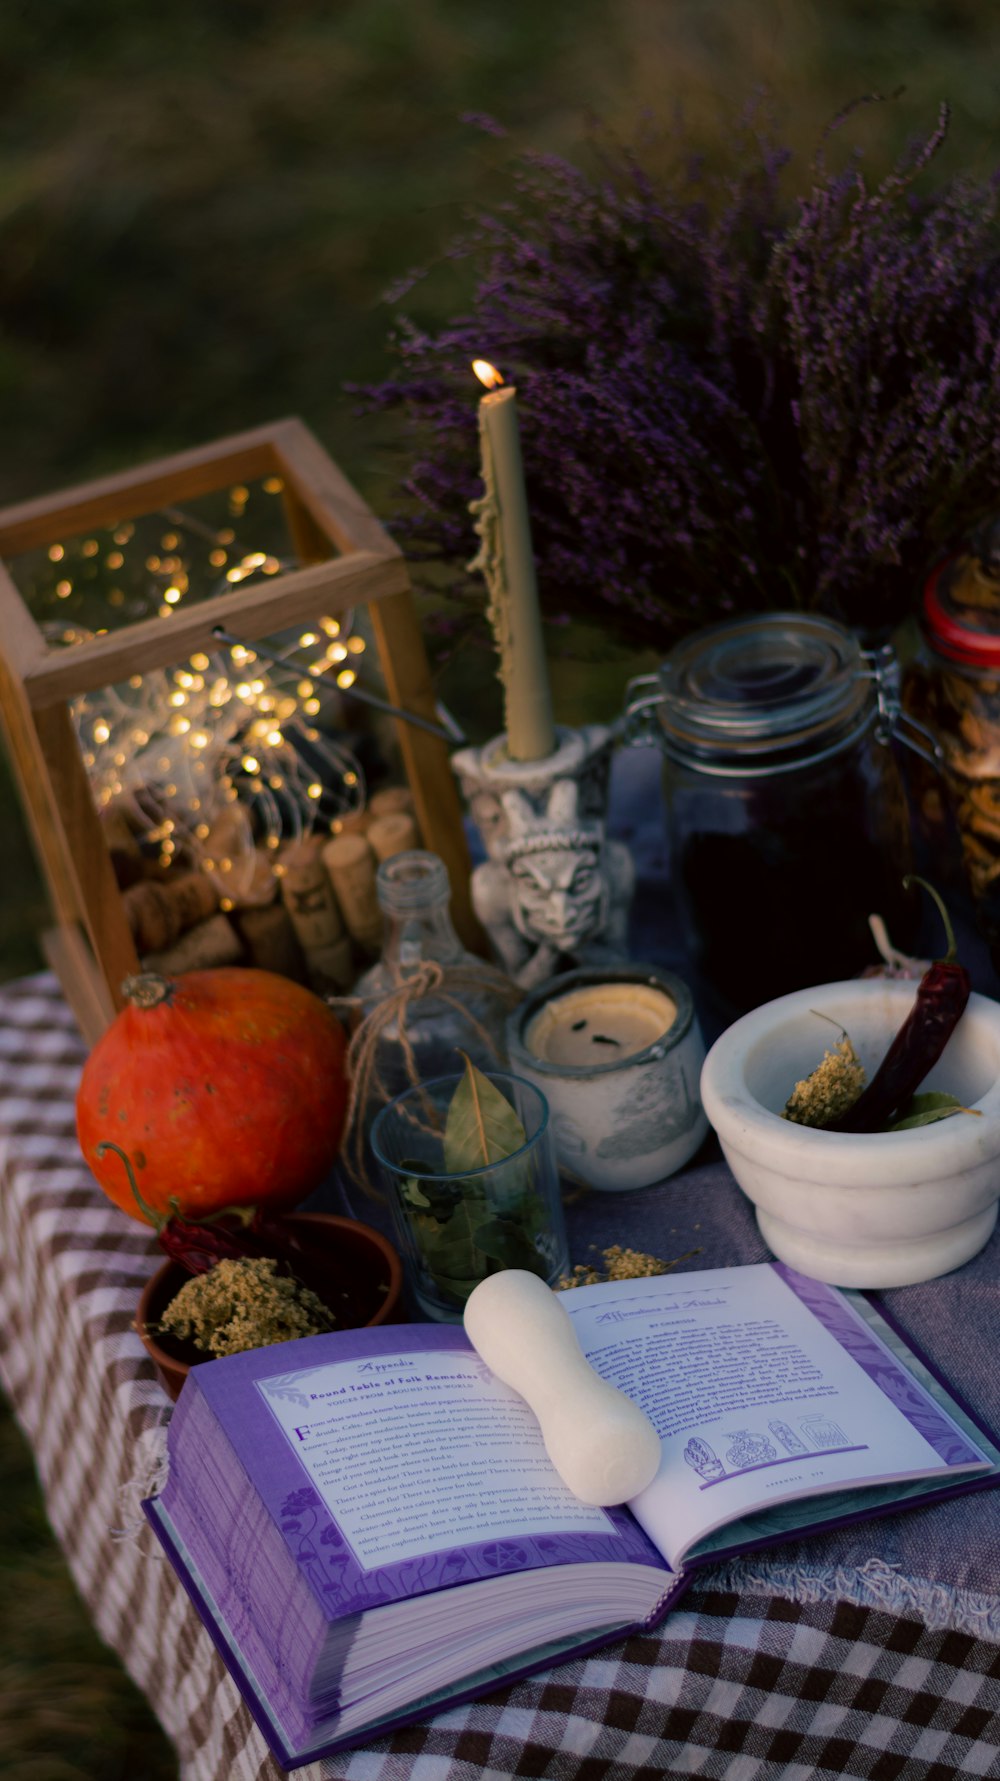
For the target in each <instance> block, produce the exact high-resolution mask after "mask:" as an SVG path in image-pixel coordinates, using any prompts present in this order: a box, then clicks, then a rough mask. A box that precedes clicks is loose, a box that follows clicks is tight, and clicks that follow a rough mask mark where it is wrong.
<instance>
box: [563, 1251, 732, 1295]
mask: <svg viewBox="0 0 1000 1781" xmlns="http://www.w3.org/2000/svg"><path fill="white" fill-rule="evenodd" d="M602 1253H603V1257H604V1267H603V1269H602V1268H600V1267H598V1266H597V1265H596V1264H595V1263H594V1262H577V1264H576V1267H575V1268H574V1269H573V1271H572V1273H571V1274H564V1275H563V1277H562V1279H561V1280H560V1281H559V1283H558V1286H557V1287H556V1291H557V1292H569V1291H570V1289H571V1288H572V1287H574V1286H600V1285H601V1284H602V1283H603V1282H604V1281H605V1280H644V1279H647V1278H648V1277H650V1276H652V1275H654V1274H669V1273H670V1271H671V1269H672V1268H676V1267H677V1266H678V1265H679V1263H680V1262H686V1261H690V1259H691V1256H692V1255H697V1254H698V1251H697V1250H696V1249H691V1250H689V1251H688V1253H687V1255H678V1256H675V1257H674V1260H673V1261H670V1262H664V1261H661V1260H660V1258H659V1256H656V1255H647V1254H645V1252H644V1251H643V1250H641V1249H623V1248H622V1246H621V1244H620V1243H612V1245H611V1247H610V1249H605V1250H604V1251H603V1252H602Z"/></svg>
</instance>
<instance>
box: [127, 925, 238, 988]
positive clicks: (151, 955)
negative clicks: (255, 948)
mask: <svg viewBox="0 0 1000 1781" xmlns="http://www.w3.org/2000/svg"><path fill="white" fill-rule="evenodd" d="M242 957H243V947H242V945H241V943H240V937H239V935H238V934H237V932H236V930H235V928H234V927H233V926H232V923H231V922H229V921H228V920H227V919H226V917H225V916H224V915H212V916H210V917H209V919H208V920H207V921H202V922H199V923H198V926H197V927H196V928H190V929H189V930H188V932H187V933H186V934H182V935H181V938H180V939H179V940H178V941H177V942H176V943H175V945H173V946H168V947H166V948H165V949H164V950H162V951H156V952H148V953H146V955H145V957H144V959H143V965H144V968H145V969H146V970H147V971H162V972H163V974H164V976H165V977H179V976H180V975H181V973H182V972H183V971H209V970H213V969H215V968H216V967H217V966H219V965H235V964H238V963H239V961H240V959H241V958H242Z"/></svg>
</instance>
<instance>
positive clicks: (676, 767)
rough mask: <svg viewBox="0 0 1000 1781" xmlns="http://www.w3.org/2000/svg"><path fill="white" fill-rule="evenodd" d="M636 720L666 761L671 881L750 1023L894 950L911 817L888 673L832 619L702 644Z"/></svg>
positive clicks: (700, 943)
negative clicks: (763, 1007)
mask: <svg viewBox="0 0 1000 1781" xmlns="http://www.w3.org/2000/svg"><path fill="white" fill-rule="evenodd" d="M647 684H649V685H650V686H651V688H652V690H651V691H649V692H648V693H647V694H646V695H645V696H643V697H641V698H637V699H634V700H633V702H632V704H631V706H630V713H631V715H632V716H633V721H634V722H638V721H640V720H641V721H643V722H644V723H645V725H646V731H645V737H644V738H643V739H652V740H655V741H656V742H657V743H658V745H659V747H660V749H661V751H662V753H663V757H664V760H663V780H664V791H665V799H666V807H667V828H668V839H669V847H670V870H671V878H672V882H673V886H674V889H675V891H676V894H677V902H678V906H679V912H680V915H681V920H682V925H683V929H684V932H685V939H686V943H687V946H688V949H689V952H690V954H691V956H692V960H693V962H694V963H695V965H696V966H697V968H698V969H700V971H701V973H702V976H703V978H704V979H705V980H706V982H707V983H708V984H710V985H711V986H712V987H713V988H714V989H716V990H717V991H719V992H720V993H721V994H722V995H723V996H724V997H725V998H726V1000H727V1002H728V1003H729V1004H730V1005H732V1006H734V1007H736V1008H738V1009H740V1008H742V1009H746V1008H752V1007H755V1006H757V1005H758V1004H759V1003H761V1002H767V1001H770V1000H771V999H772V998H773V997H774V996H779V995H783V994H784V993H785V992H786V991H788V990H792V989H800V988H804V987H806V986H807V985H809V984H813V983H824V982H828V981H832V980H834V979H838V978H841V977H852V976H854V975H855V974H856V973H857V972H858V971H860V970H861V969H862V967H863V966H865V965H866V964H869V963H874V962H876V961H877V953H876V950H875V946H874V942H873V940H872V938H871V934H870V932H869V928H868V917H869V915H871V914H873V913H877V914H880V915H882V917H883V918H884V920H885V921H886V923H887V925H888V928H889V932H890V934H891V935H892V938H893V940H894V942H895V944H896V945H897V946H902V947H906V946H907V945H908V944H909V943H910V941H911V940H912V937H913V934H914V927H915V916H916V906H915V902H914V900H913V899H912V898H910V897H909V896H908V895H907V893H906V892H905V891H904V889H903V885H902V879H903V876H904V874H905V873H906V872H907V871H908V870H909V863H910V851H909V840H910V837H909V819H908V813H907V808H906V800H905V794H904V791H903V785H902V778H901V775H900V772H899V768H898V764H897V761H896V758H895V755H894V753H893V750H892V748H891V746H889V744H890V740H891V733H892V723H893V717H894V708H893V707H894V679H893V673H892V664H891V663H890V661H889V659H888V658H886V659H885V660H882V659H881V658H879V659H875V658H873V657H871V656H868V655H866V654H865V652H864V651H863V650H862V649H861V647H860V645H859V644H858V641H857V639H856V638H855V637H854V636H853V635H852V634H851V632H849V631H847V630H845V629H844V627H843V626H841V625H838V624H835V623H833V622H832V621H831V620H828V619H820V618H813V617H809V616H806V615H803V614H799V613H776V614H771V615H768V616H766V617H760V618H753V619H748V620H737V621H734V622H732V623H729V624H723V625H716V626H713V627H712V628H711V629H709V630H705V631H699V632H697V633H696V634H695V635H693V636H691V637H688V638H686V639H685V641H684V642H683V643H681V644H679V645H678V646H677V648H676V649H675V650H674V651H673V652H672V653H671V655H670V656H669V657H668V658H667V660H666V661H665V662H664V664H663V666H662V668H661V669H660V671H659V674H658V675H657V676H655V677H654V676H649V677H647Z"/></svg>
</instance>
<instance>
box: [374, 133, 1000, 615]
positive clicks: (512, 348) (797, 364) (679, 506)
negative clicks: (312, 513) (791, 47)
mask: <svg viewBox="0 0 1000 1781" xmlns="http://www.w3.org/2000/svg"><path fill="white" fill-rule="evenodd" d="M850 109H853V108H849V110H850ZM847 115H849V113H845V114H843V116H842V117H841V118H840V119H837V120H835V124H834V126H831V130H830V131H828V132H827V133H826V136H825V137H824V140H823V142H822V143H821V146H820V150H819V152H818V153H817V156H816V158H815V160H814V161H813V163H812V166H811V168H810V170H809V178H808V182H807V186H806V189H805V190H804V191H801V192H800V193H799V194H798V195H797V196H795V195H789V194H788V192H787V190H786V187H787V184H788V179H789V167H788V163H789V161H790V157H789V156H788V155H787V154H786V153H785V152H784V151H782V150H781V149H779V148H777V147H775V146H774V144H773V143H772V142H771V141H770V139H769V138H768V137H767V136H766V135H764V134H763V133H760V134H758V133H757V132H756V131H755V130H753V129H751V128H748V130H747V132H746V134H745V137H744V139H743V141H742V143H741V148H740V154H739V159H738V163H737V170H736V171H735V172H734V173H732V174H729V175H723V174H719V173H709V172H707V171H706V170H705V168H704V167H703V166H701V165H698V164H693V165H689V166H688V167H687V168H686V169H685V170H684V172H683V173H681V174H679V175H677V176H676V177H674V178H671V179H662V178H655V177H653V176H652V175H650V174H649V173H648V172H647V171H646V170H645V169H644V167H643V165H642V161H641V158H640V156H639V154H638V153H637V152H635V151H623V150H620V149H617V150H614V151H611V152H609V153H605V154H604V155H603V156H602V157H601V160H600V165H599V169H598V174H597V175H596V176H595V177H591V176H588V175H586V174H585V173H583V172H581V171H580V170H578V169H577V168H575V167H574V166H572V165H569V164H568V163H566V162H565V161H562V160H557V159H555V158H552V157H549V156H539V155H531V156H527V157H523V158H522V159H521V161H520V162H519V163H518V167H517V171H516V173H515V176H514V184H513V195H512V197H511V198H510V200H509V201H508V202H507V203H505V204H504V205H502V206H501V207H500V209H499V211H498V213H497V214H496V215H494V216H492V217H487V218H486V219H485V220H480V221H479V222H478V223H476V224H475V225H474V226H473V228H472V229H471V232H470V234H469V235H467V236H466V237H465V238H464V239H463V241H462V242H460V243H458V244H457V245H456V247H455V248H454V249H453V250H452V251H453V253H454V255H455V256H458V257H460V256H471V258H472V262H473V265H474V268H475V271H476V277H477V282H476V285H475V290H474V295H473V298H472V301H471V306H470V308H469V310H468V312H467V313H466V314H463V315H460V316H458V317H456V318H455V319H454V320H453V321H451V322H449V323H448V324H447V325H446V326H444V327H441V328H439V329H437V331H435V332H427V331H424V330H423V329H421V328H420V327H418V326H417V325H415V324H414V323H413V322H411V321H405V320H404V321H403V322H402V323H401V324H400V325H399V327H398V330H397V332H396V334H395V350H396V353H397V356H398V365H397V367H396V369H395V370H394V372H393V374H392V375H391V376H390V378H389V379H388V380H387V381H386V382H385V383H383V384H381V385H379V386H376V387H375V388H372V389H369V390H367V391H365V392H364V396H365V401H366V404H367V405H368V406H370V407H376V408H383V409H391V410H392V409H394V410H401V411H402V412H403V414H404V415H405V417H406V418H407V420H408V422H409V427H410V430H411V433H410V436H411V437H412V439H413V440H414V441H415V446H414V450H415V456H414V458H413V460H412V462H411V465H410V468H409V470H408V473H407V474H406V476H405V479H404V482H403V487H404V489H405V492H406V495H407V497H408V499H407V503H406V506H405V509H404V510H403V511H402V512H401V513H400V514H399V515H398V516H397V519H396V522H395V524H396V531H397V535H398V536H399V537H400V539H401V541H403V543H404V544H405V546H406V547H407V549H408V550H409V552H410V553H411V555H412V556H414V557H415V558H420V559H424V560H429V561H435V560H436V561H438V562H444V563H447V564H450V565H452V566H453V567H454V568H455V569H456V571H458V572H459V574H460V575H461V574H463V573H464V564H465V562H466V561H467V560H468V559H469V558H470V557H471V556H472V555H473V552H474V549H475V539H474V536H473V532H472V526H471V520H470V517H469V513H468V503H469V501H470V500H471V499H472V498H473V497H474V496H475V495H476V494H477V493H478V492H479V486H480V485H479V478H478V450H477V432H476V398H477V393H478V386H477V385H476V384H475V382H474V380H473V378H472V374H471V371H470V361H471V360H472V359H473V358H474V357H479V356H482V357H486V358H489V359H491V360H492V361H494V362H495V363H496V364H497V365H498V366H499V367H500V368H501V369H502V371H503V373H504V375H505V377H506V378H507V379H508V381H511V380H513V381H514V382H515V383H516V384H517V388H518V397H519V407H520V414H521V425H522V432H523V440H524V456H525V463H526V473H527V478H528V493H529V500H530V506H531V514H532V525H533V533H534V542H535V550H536V556H537V560H538V571H539V584H540V588H541V592H542V599H543V604H544V605H545V607H546V610H547V611H548V613H549V614H550V615H551V616H555V615H557V614H561V613H565V612H567V611H570V612H572V613H574V614H576V615H581V616H584V615H585V616H590V617H601V616H603V617H604V618H605V619H606V618H607V617H608V615H609V609H611V610H613V611H614V613H615V615H616V619H615V622H616V627H617V629H618V630H619V631H620V632H622V633H624V634H627V635H629V636H631V637H632V638H633V639H636V640H639V641H641V642H643V643H645V644H649V645H654V646H657V647H659V648H665V647H667V646H669V645H670V644H671V643H672V642H673V641H674V640H675V639H676V638H677V637H678V636H680V635H682V634H683V633H684V632H685V631H688V630H690V629H691V628H692V627H694V626H696V625H701V624H706V623H710V622H712V621H715V620H718V619H722V618H725V617H729V616H731V615H733V614H741V613H745V612H751V611H758V610H768V609H770V610H773V609H775V608H788V607H799V608H806V609H812V610H818V611H821V612H826V613H829V614H831V615H832V616H834V617H839V618H841V619H843V620H845V621H846V622H848V623H850V624H853V625H856V626H858V627H859V628H861V629H863V630H868V631H870V632H873V633H875V632H880V631H882V632H884V631H885V630H886V629H888V628H889V627H891V626H892V625H894V624H895V623H896V622H897V621H898V620H899V619H900V618H901V616H902V615H903V614H904V613H905V612H906V611H907V610H908V609H909V608H910V607H911V605H912V604H913V601H914V599H915V596H916V594H917V592H918V590H919V587H920V583H921V579H922V575H923V572H924V571H925V569H926V566H927V565H928V562H929V561H930V560H932V559H933V558H934V557H935V556H936V555H938V554H940V553H941V551H942V550H944V549H946V548H948V546H949V545H951V544H952V543H953V542H954V541H955V540H956V539H957V537H958V536H960V534H961V533H962V532H963V531H964V530H965V529H966V528H967V527H968V526H969V525H970V523H972V522H973V521H974V520H975V519H976V518H977V517H979V516H980V515H981V514H982V513H983V512H984V511H987V510H989V509H992V508H993V507H995V506H996V505H997V503H998V493H1000V238H998V229H997V210H998V193H1000V185H998V181H997V179H995V178H994V179H992V180H990V181H988V182H986V183H973V182H972V181H969V180H958V181H952V182H951V183H948V184H944V185H941V186H939V187H937V188H933V187H931V189H929V190H922V189H921V187H922V184H923V185H925V184H927V183H928V182H926V181H922V176H923V175H925V173H926V170H927V168H928V166H929V164H930V163H931V161H932V160H933V159H934V157H935V156H936V155H937V153H938V151H939V149H940V147H941V145H942V143H943V141H944V137H945V134H946V129H947V112H946V109H944V108H943V109H942V113H941V117H940V120H939V124H938V127H937V129H936V130H935V131H934V133H933V134H932V135H931V136H930V137H929V138H928V139H927V140H926V141H925V142H923V143H922V144H921V145H919V146H918V147H917V148H915V149H913V150H911V151H910V152H909V153H908V154H907V155H906V156H904V157H903V158H902V159H901V160H900V161H899V163H898V164H897V165H896V166H895V167H894V168H893V170H892V171H891V172H890V173H889V175H888V176H887V177H885V178H883V179H882V180H881V181H880V183H878V184H875V185H874V186H872V187H869V185H868V184H866V182H865V179H864V177H863V175H862V173H861V170H860V156H859V154H858V153H857V152H855V153H854V154H852V155H851V156H850V157H849V159H848V162H847V165H846V166H842V167H840V168H839V169H831V168H830V166H828V164H827V158H826V155H827V146H828V142H829V138H830V135H831V133H832V130H833V129H834V128H836V127H837V126H839V125H840V124H841V123H842V122H843V117H846V116H847ZM407 288H412V281H411V282H410V285H409V286H408V287H407ZM397 300H398V294H397ZM462 585H463V584H462V583H461V582H460V583H459V586H460V587H461V586H462ZM464 591H465V592H466V594H467V595H470V596H471V597H472V598H474V600H475V603H476V608H477V610H479V609H481V604H482V591H481V587H480V586H479V584H478V581H476V582H473V580H472V579H471V578H468V579H466V580H465V581H464Z"/></svg>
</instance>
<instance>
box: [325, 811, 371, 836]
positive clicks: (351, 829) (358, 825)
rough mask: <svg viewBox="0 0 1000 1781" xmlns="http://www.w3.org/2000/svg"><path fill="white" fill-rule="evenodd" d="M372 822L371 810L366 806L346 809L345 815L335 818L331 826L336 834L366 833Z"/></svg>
mask: <svg viewBox="0 0 1000 1781" xmlns="http://www.w3.org/2000/svg"><path fill="white" fill-rule="evenodd" d="M370 822H371V811H370V810H369V809H368V808H367V806H366V807H365V809H364V810H347V811H345V813H344V815H343V816H337V817H335V818H334V820H333V823H332V825H331V827H332V830H333V833H334V834H335V835H364V834H367V831H368V824H369V823H370Z"/></svg>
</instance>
